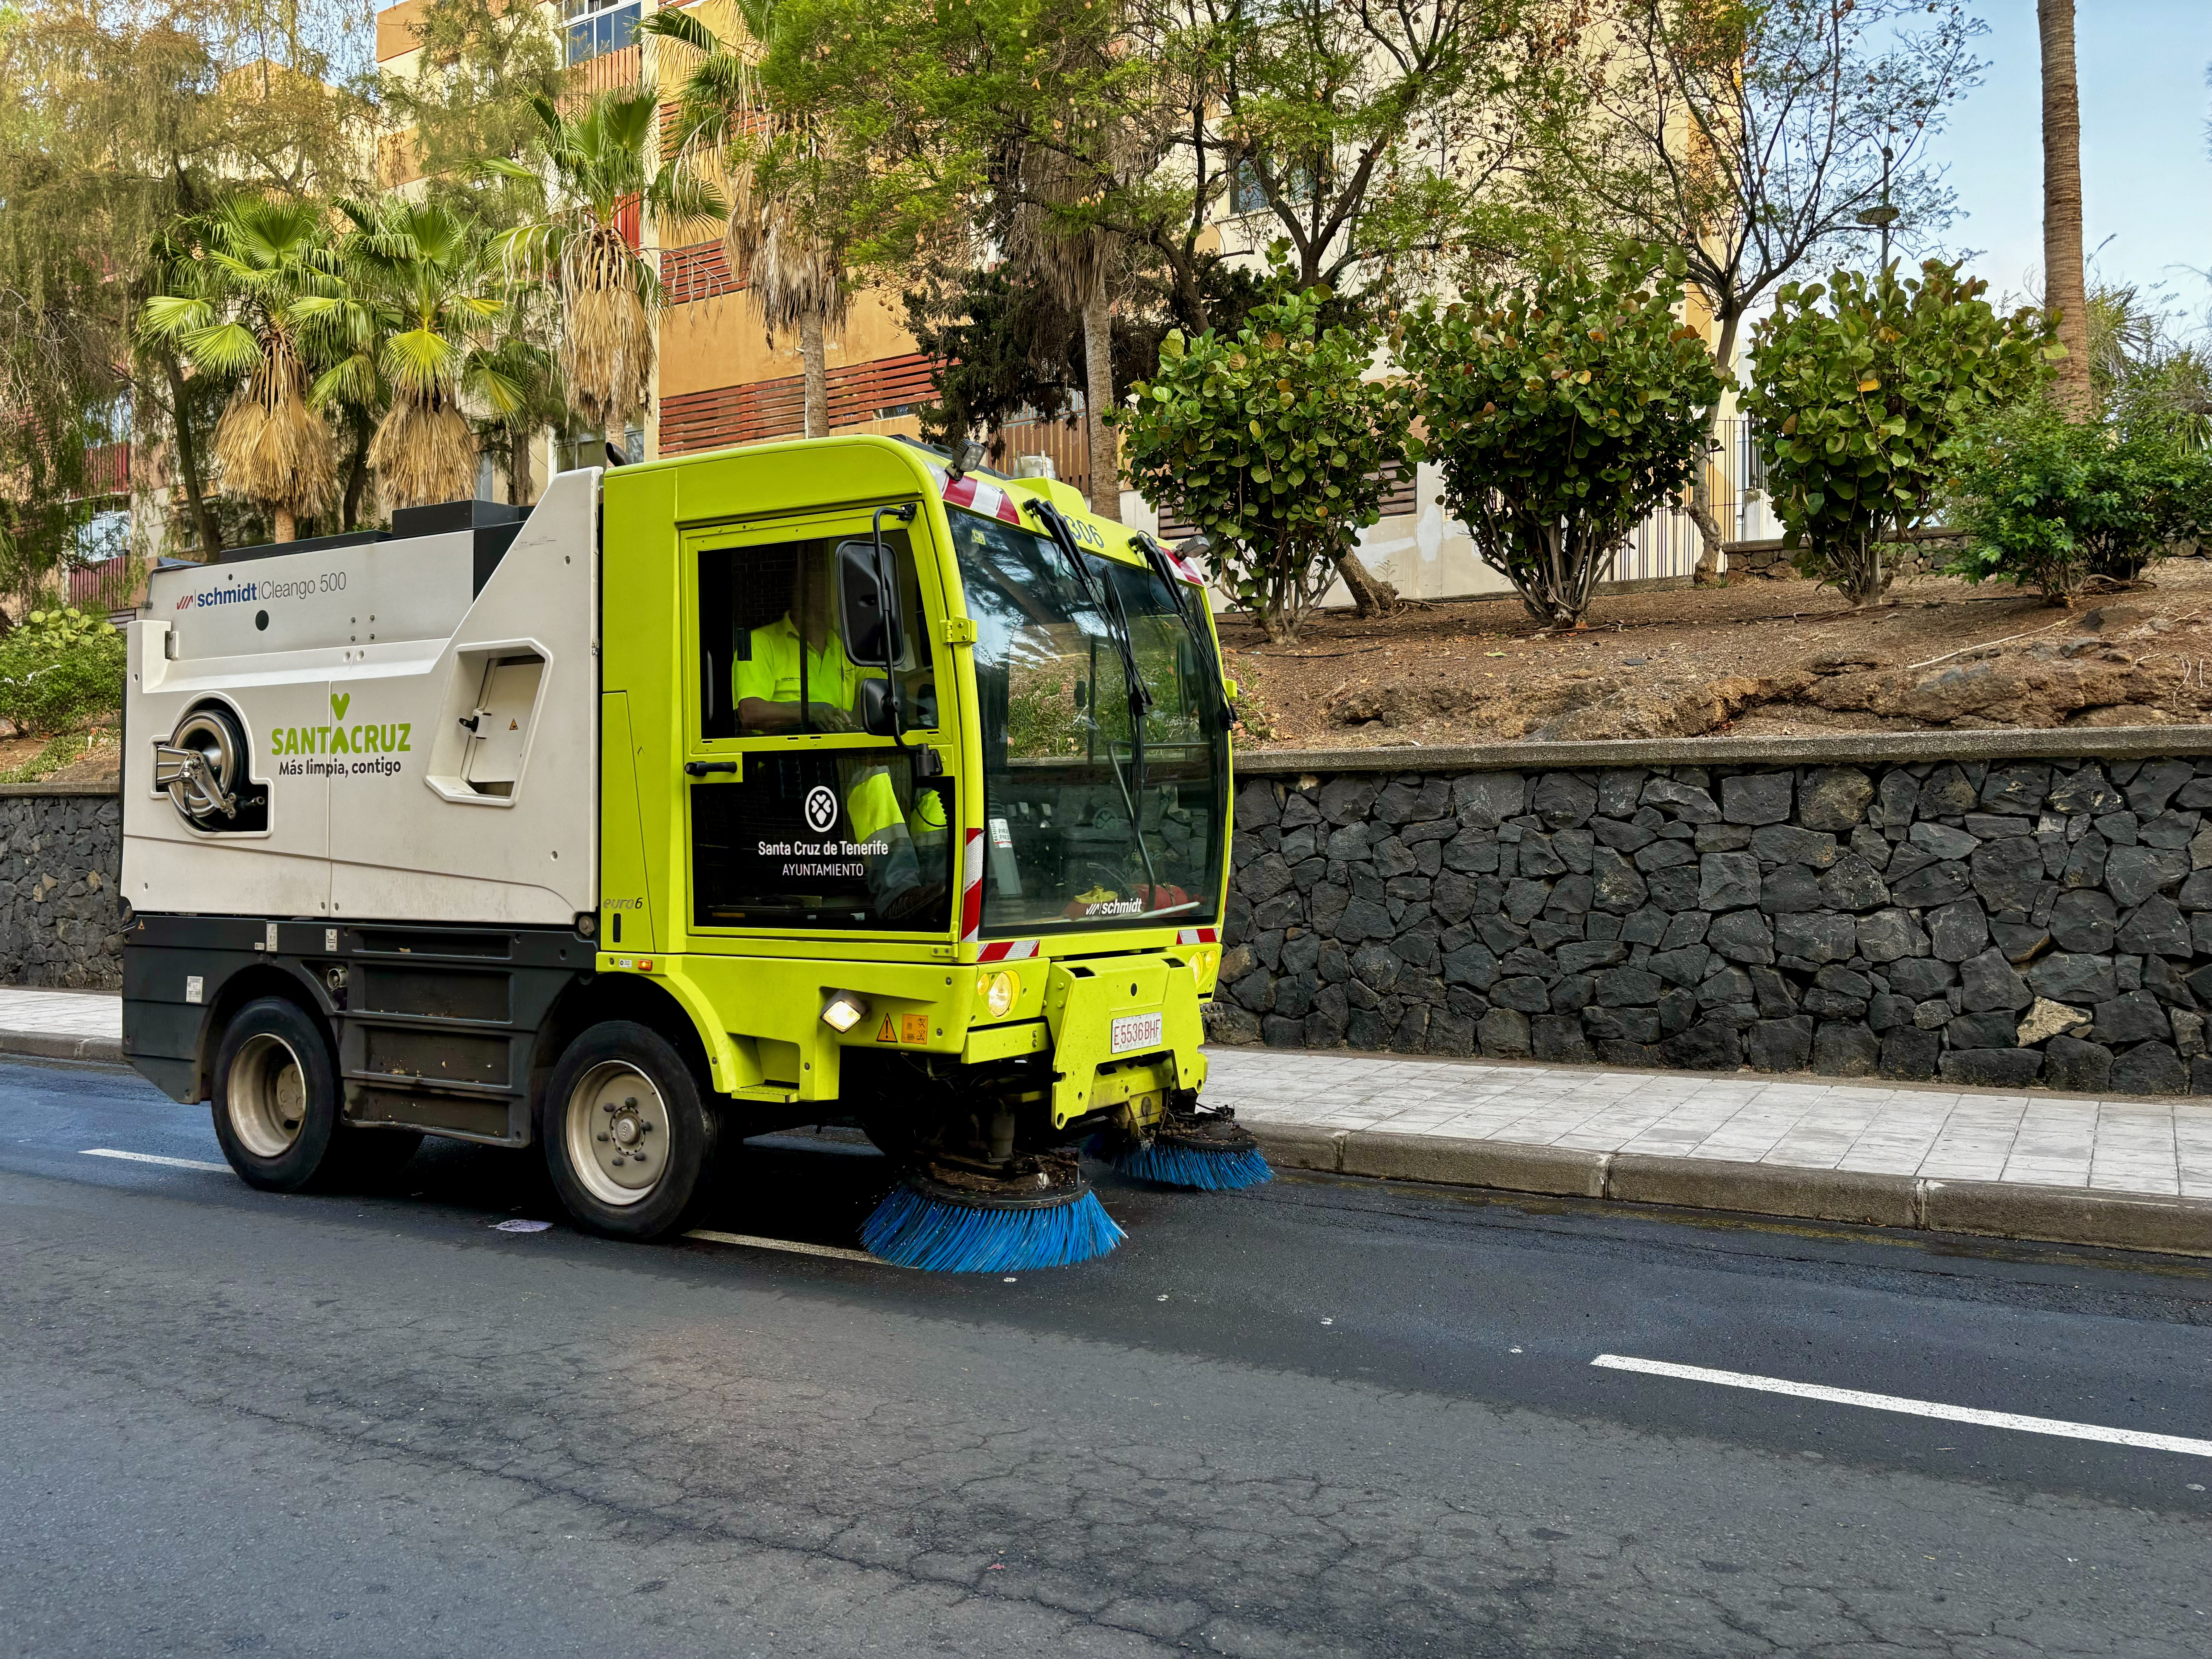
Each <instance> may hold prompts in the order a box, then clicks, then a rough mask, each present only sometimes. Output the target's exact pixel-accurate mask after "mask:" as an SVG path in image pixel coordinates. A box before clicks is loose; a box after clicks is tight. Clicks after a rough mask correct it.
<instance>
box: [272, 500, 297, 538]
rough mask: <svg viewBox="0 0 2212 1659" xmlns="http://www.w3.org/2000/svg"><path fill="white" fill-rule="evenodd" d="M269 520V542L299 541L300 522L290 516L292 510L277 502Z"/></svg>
mask: <svg viewBox="0 0 2212 1659" xmlns="http://www.w3.org/2000/svg"><path fill="white" fill-rule="evenodd" d="M270 520H271V522H270V539H271V540H274V541H279V542H290V541H297V540H298V539H299V538H300V521H299V520H297V519H295V518H294V517H293V516H292V509H291V508H290V507H286V506H285V505H284V504H283V502H281V501H279V502H278V503H277V504H276V507H275V509H274V510H273V511H272V512H271V513H270Z"/></svg>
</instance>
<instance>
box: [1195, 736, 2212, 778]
mask: <svg viewBox="0 0 2212 1659" xmlns="http://www.w3.org/2000/svg"><path fill="white" fill-rule="evenodd" d="M2204 754H2212V724H2207V725H2190V726H2089V727H2081V726H2064V727H2051V726H2034V727H2010V728H2008V729H2006V730H2003V731H1992V732H1948V731H1936V732H1838V733H1836V734H1835V735H1834V736H1832V737H1821V738H1617V739H1607V740H1605V741H1601V742H1595V743H1492V744H1480V745H1475V746H1467V745H1455V746H1443V745H1439V746H1437V747H1435V748H1429V747H1426V746H1424V745H1422V744H1404V745H1403V746H1398V745H1393V746H1392V747H1390V748H1388V749H1276V750H1261V749H1242V750H1238V751H1237V775H1238V776H1239V777H1248V778H1249V777H1284V776H1289V775H1302V774H1305V773H1313V774H1316V775H1325V774H1328V773H1331V772H1550V771H1573V770H1576V769H1579V768H1583V767H1595V766H1767V765H1773V766H1850V765H1863V764H1879V763H1884V762H1887V763H1892V764H1895V763H1903V762H1906V761H1922V760H1927V761H1941V760H1949V761H1992V760H2076V759H2096V760H2151V759H2162V758H2164V757H2166V756H2169V755H2204Z"/></svg>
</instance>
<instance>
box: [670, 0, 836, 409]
mask: <svg viewBox="0 0 2212 1659" xmlns="http://www.w3.org/2000/svg"><path fill="white" fill-rule="evenodd" d="M737 3H738V15H740V16H741V17H742V18H743V20H744V26H745V32H746V35H747V37H748V40H746V42H744V43H743V44H738V43H733V42H731V41H727V40H724V39H723V38H722V37H721V36H720V35H718V34H716V33H714V30H712V29H711V28H709V27H707V25H706V24H704V23H702V22H701V21H699V19H698V18H696V16H694V15H692V14H691V13H690V12H689V11H683V10H678V9H676V8H675V7H673V6H665V7H663V8H662V9H660V10H659V11H657V12H655V13H654V14H653V15H652V16H651V17H648V18H647V19H646V20H645V21H644V22H643V23H641V24H640V25H639V27H640V29H641V31H642V32H644V33H649V34H657V35H659V36H661V37H662V38H663V39H665V40H673V41H675V42H677V43H678V45H680V46H688V47H690V50H691V51H692V52H693V53H695V54H696V60H695V61H694V63H693V64H692V66H691V68H690V71H689V72H688V73H687V74H686V75H685V76H684V81H683V84H682V86H681V87H680V88H678V100H679V106H680V108H681V110H682V114H681V116H680V117H679V122H680V125H679V128H678V131H679V134H680V138H679V142H680V143H682V144H683V145H684V149H685V150H686V151H687V152H689V153H691V154H694V155H701V156H702V157H711V158H712V159H713V160H714V161H716V162H718V163H719V164H720V166H721V167H722V169H723V170H724V171H725V172H726V173H727V174H728V175H729V178H730V180H731V191H730V202H729V212H728V218H727V220H726V222H725V223H724V225H723V228H722V240H723V245H724V246H725V247H726V249H727V251H728V253H729V258H730V269H731V270H732V272H735V273H739V274H741V275H742V276H743V277H744V285H745V291H746V292H747V293H748V294H749V295H750V296H751V298H752V304H753V308H754V310H755V311H756V312H757V313H758V314H759V316H760V319H761V322H762V323H763V325H764V326H765V327H766V328H767V329H768V331H769V333H770V334H772V335H773V334H796V335H798V336H799V370H800V374H801V375H802V377H803V380H804V382H805V432H806V435H807V436H808V437H810V438H818V437H821V436H823V435H825V434H827V433H828V432H829V349H828V344H827V342H826V338H825V337H826V336H827V334H828V333H829V331H830V330H831V329H834V328H840V327H842V326H843V325H844V322H845V319H846V316H847V306H848V289H847V287H846V283H845V264H844V258H843V250H842V248H841V247H840V246H838V244H837V242H836V239H835V238H833V237H830V236H827V235H824V234H823V232H822V229H821V226H820V222H819V215H818V211H817V210H818V206H819V199H820V195H821V186H822V185H823V177H822V173H823V167H822V164H823V161H824V159H825V157H824V154H823V139H822V136H821V134H820V133H819V132H818V131H817V130H816V128H815V126H814V125H813V124H811V123H810V122H808V121H807V120H806V119H805V118H804V117H803V116H799V115H794V114H793V113H792V112H789V111H787V110H782V109H780V108H778V107H777V106H776V105H775V102H774V100H772V99H770V98H769V95H768V94H767V91H766V89H765V88H763V84H762V82H761V78H760V74H759V67H758V65H759V61H760V59H761V58H763V57H765V56H766V55H767V52H768V50H769V45H770V43H771V42H772V40H773V39H774V35H775V27H776V15H777V10H778V4H777V0H737Z"/></svg>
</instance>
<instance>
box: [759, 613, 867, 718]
mask: <svg viewBox="0 0 2212 1659" xmlns="http://www.w3.org/2000/svg"><path fill="white" fill-rule="evenodd" d="M750 639H751V641H752V655H751V656H750V657H741V658H739V659H738V660H737V661H736V662H734V663H732V664H731V665H730V695H731V697H732V701H734V702H744V700H745V699H746V698H747V697H758V698H759V699H760V700H761V701H762V702H798V701H799V659H800V658H801V656H802V655H803V656H804V657H805V662H806V700H807V701H808V702H826V703H829V704H830V705H832V706H833V707H835V708H844V709H850V708H852V707H853V702H854V698H856V697H858V696H860V682H861V681H862V680H864V679H866V678H868V675H867V674H866V672H865V671H863V670H861V669H860V668H857V667H855V666H854V663H853V659H851V658H850V657H848V656H847V655H846V654H845V642H844V641H842V640H841V639H839V638H838V637H837V635H836V634H834V633H832V634H830V635H828V636H827V637H825V638H824V639H823V641H822V647H821V649H820V650H818V651H817V650H815V649H813V648H812V647H809V646H807V645H805V642H804V641H801V640H800V639H799V629H796V628H794V627H793V625H792V621H791V618H790V617H788V616H783V617H777V618H776V619H775V621H774V622H772V623H765V624H763V626H761V627H759V628H756V629H753V631H752V633H751V635H750ZM875 673H876V678H878V679H880V678H882V677H883V670H882V669H880V668H878V669H877V670H876V671H875Z"/></svg>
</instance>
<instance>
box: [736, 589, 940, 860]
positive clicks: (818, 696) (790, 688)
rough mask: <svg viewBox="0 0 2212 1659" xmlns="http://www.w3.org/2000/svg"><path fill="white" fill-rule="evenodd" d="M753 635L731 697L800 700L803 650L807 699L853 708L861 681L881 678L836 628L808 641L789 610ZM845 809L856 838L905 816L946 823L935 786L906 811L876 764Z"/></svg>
mask: <svg viewBox="0 0 2212 1659" xmlns="http://www.w3.org/2000/svg"><path fill="white" fill-rule="evenodd" d="M750 639H751V641H752V655H751V656H750V658H741V659H738V661H737V662H735V663H733V664H732V665H731V667H730V696H731V700H732V702H738V703H742V702H744V700H745V699H746V698H747V697H758V698H759V699H760V700H761V701H762V702H798V701H799V659H800V656H801V653H804V654H805V662H806V700H807V701H808V702H826V703H829V704H830V705H832V706H833V707H835V708H843V709H848V710H849V709H851V708H853V706H854V702H856V701H857V700H858V698H859V696H860V684H861V682H862V681H864V680H866V679H870V678H875V679H881V678H883V670H882V668H881V667H879V666H872V667H870V668H866V669H864V668H861V667H860V666H858V665H856V664H854V661H853V659H851V658H850V657H848V656H847V655H846V654H845V642H844V641H842V640H841V639H839V638H838V637H837V635H836V634H834V633H833V634H831V635H829V636H828V637H827V638H826V639H824V640H823V642H822V648H821V649H820V650H818V651H817V650H815V649H813V648H811V647H808V646H807V645H806V644H805V641H802V640H801V639H800V638H799V629H797V628H796V627H794V626H793V623H792V620H791V618H790V617H789V616H781V617H777V618H776V619H775V621H774V622H772V623H764V624H763V625H762V626H761V627H758V628H756V629H753V630H752V633H751V635H750ZM845 811H846V812H847V814H848V817H850V818H851V819H852V825H853V835H854V839H855V840H858V841H867V840H870V839H872V837H873V836H876V835H877V834H878V832H879V831H881V830H883V829H888V828H889V827H890V825H892V824H894V823H899V822H900V821H901V820H902V818H904V819H905V821H906V822H907V823H908V825H909V826H910V828H911V829H913V830H915V831H916V832H920V831H922V830H927V829H944V828H945V801H944V798H943V797H942V796H940V795H939V794H937V793H935V792H933V791H926V792H923V793H921V794H920V795H918V796H917V797H916V799H915V804H914V811H913V813H912V815H911V817H908V815H906V814H902V812H901V811H899V805H898V795H897V792H896V790H895V789H893V788H892V787H891V781H890V776H889V775H888V774H886V773H884V772H883V771H881V770H878V769H873V768H872V769H869V770H868V771H867V772H866V773H865V774H863V775H861V776H860V778H859V779H858V780H856V781H855V782H854V786H853V787H852V789H851V791H850V792H849V793H848V795H847V797H846V800H845Z"/></svg>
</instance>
